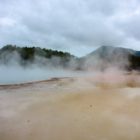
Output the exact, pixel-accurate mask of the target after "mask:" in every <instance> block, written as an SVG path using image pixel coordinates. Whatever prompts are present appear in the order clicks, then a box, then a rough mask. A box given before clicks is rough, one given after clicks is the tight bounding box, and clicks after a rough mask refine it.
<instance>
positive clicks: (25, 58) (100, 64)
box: [0, 45, 140, 71]
mask: <svg viewBox="0 0 140 140" xmlns="http://www.w3.org/2000/svg"><path fill="white" fill-rule="evenodd" d="M1 64H3V65H9V64H12V65H13V64H19V65H21V66H23V67H27V66H30V65H34V64H35V65H38V66H43V67H56V68H58V67H59V68H66V69H73V70H95V69H97V70H101V71H102V70H105V69H107V68H109V67H117V68H120V69H125V70H140V51H135V50H132V49H127V48H121V47H113V46H101V47H100V48H98V49H96V50H95V51H93V52H91V53H89V54H88V55H86V56H84V57H81V58H77V57H76V56H74V55H71V54H70V53H68V52H62V51H57V50H51V49H45V48H39V47H18V46H15V45H6V46H4V47H3V48H1V49H0V65H1Z"/></svg>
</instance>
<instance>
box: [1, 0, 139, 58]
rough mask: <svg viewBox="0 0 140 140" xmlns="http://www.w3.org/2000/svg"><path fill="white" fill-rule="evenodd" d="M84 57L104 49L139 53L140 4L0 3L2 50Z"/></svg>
mask: <svg viewBox="0 0 140 140" xmlns="http://www.w3.org/2000/svg"><path fill="white" fill-rule="evenodd" d="M6 44H16V45H21V46H25V45H28V46H33V45H34V46H40V47H46V48H53V49H58V50H63V51H69V52H71V53H73V54H75V55H77V56H82V55H85V54H86V53H88V52H90V51H92V50H94V49H95V48H97V47H99V46H101V45H113V46H122V47H127V48H132V49H137V50H140V0H0V47H2V46H4V45H6Z"/></svg>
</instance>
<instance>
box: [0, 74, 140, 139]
mask: <svg viewBox="0 0 140 140" xmlns="http://www.w3.org/2000/svg"><path fill="white" fill-rule="evenodd" d="M139 105H140V77H139V75H138V74H137V73H126V74H122V73H116V72H115V74H114V73H113V72H108V73H96V74H93V75H86V76H77V77H70V78H53V79H50V80H46V81H40V82H33V83H26V84H15V85H1V86H0V140H139V139H140V133H139V132H140V109H139Z"/></svg>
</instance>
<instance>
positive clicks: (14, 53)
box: [0, 45, 76, 67]
mask: <svg viewBox="0 0 140 140" xmlns="http://www.w3.org/2000/svg"><path fill="white" fill-rule="evenodd" d="M71 59H76V57H75V56H73V55H71V54H70V53H67V52H62V51H57V50H51V49H46V48H40V47H18V46H16V45H6V46H4V47H3V48H1V49H0V64H11V63H13V64H17V63H18V64H20V65H22V66H27V65H31V64H34V63H36V64H39V65H61V66H64V67H65V66H67V63H68V62H69V61H71Z"/></svg>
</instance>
